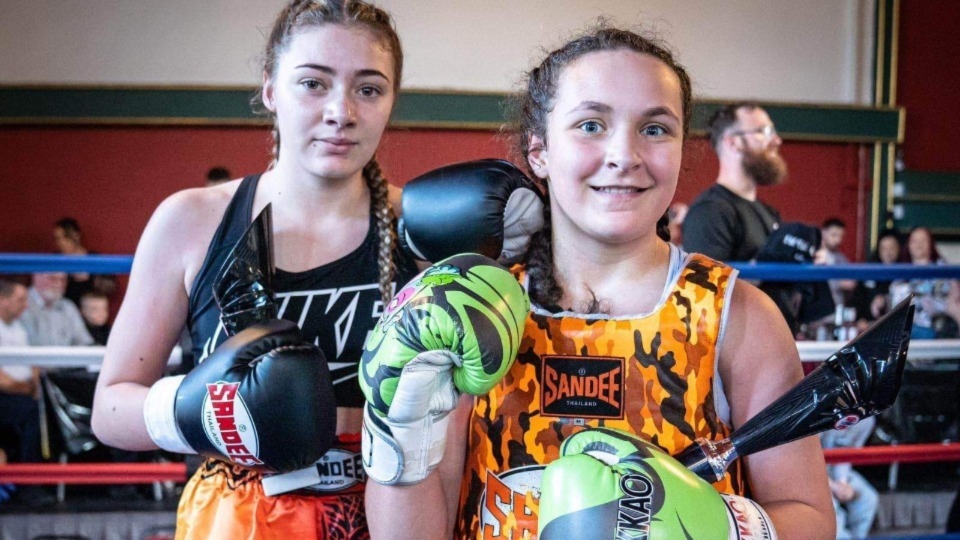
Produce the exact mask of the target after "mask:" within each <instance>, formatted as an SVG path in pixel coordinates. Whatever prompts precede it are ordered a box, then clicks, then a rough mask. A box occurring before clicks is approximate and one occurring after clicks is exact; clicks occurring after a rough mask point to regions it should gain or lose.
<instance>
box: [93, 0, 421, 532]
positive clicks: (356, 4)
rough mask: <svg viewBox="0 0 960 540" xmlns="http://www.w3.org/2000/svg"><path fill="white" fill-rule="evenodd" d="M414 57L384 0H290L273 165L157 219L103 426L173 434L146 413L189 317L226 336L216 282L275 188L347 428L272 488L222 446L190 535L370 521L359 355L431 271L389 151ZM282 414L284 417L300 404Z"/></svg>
mask: <svg viewBox="0 0 960 540" xmlns="http://www.w3.org/2000/svg"><path fill="white" fill-rule="evenodd" d="M402 69H403V53H402V51H401V47H400V41H399V38H398V36H397V34H396V32H395V30H394V28H393V24H392V22H391V19H390V17H389V15H387V13H385V12H384V11H382V10H380V9H378V8H376V7H374V6H372V5H370V4H368V3H366V2H363V1H355V0H295V1H293V2H291V3H289V4H288V5H287V6H286V7H285V8H284V9H283V10H282V11H281V12H280V14H279V15H278V17H277V19H276V22H275V23H274V26H273V30H272V31H271V33H270V35H269V36H268V41H267V44H266V49H265V51H264V65H263V86H262V89H261V92H260V93H259V94H258V96H257V98H256V99H255V100H254V101H255V105H259V106H262V108H263V109H264V110H265V111H266V112H267V113H268V114H269V115H270V116H271V117H272V118H273V120H274V127H273V138H274V141H275V145H274V161H273V163H272V164H271V166H270V167H269V168H268V170H267V171H266V172H264V173H262V174H257V175H253V176H249V177H246V178H243V179H238V180H235V181H232V182H227V183H225V184H221V185H218V186H215V187H210V188H201V189H191V190H186V191H183V192H179V193H176V194H174V195H172V196H171V197H170V198H168V199H167V200H166V201H164V202H163V203H162V204H161V205H160V207H159V208H158V209H157V210H156V212H155V214H154V216H153V217H152V219H151V220H150V223H149V224H148V226H147V228H146V230H145V232H144V234H143V238H142V239H141V241H140V245H139V247H138V248H137V253H136V256H135V259H134V267H133V270H132V272H131V276H130V285H129V289H128V291H127V295H126V299H125V301H124V304H123V307H122V308H121V310H120V313H119V315H118V318H117V321H116V324H115V325H114V332H113V335H112V336H111V339H110V343H109V344H108V347H107V354H106V357H105V359H104V365H103V371H102V374H101V376H100V381H99V388H98V391H97V396H96V403H95V409H94V429H95V431H96V433H97V435H98V436H99V437H100V438H101V439H102V440H103V441H104V442H106V443H107V444H110V445H113V446H117V447H122V448H127V449H131V450H149V449H154V448H156V447H157V446H158V445H161V443H160V442H159V441H158V440H157V438H156V437H155V436H154V431H152V430H151V427H150V425H149V423H150V421H149V419H148V420H147V424H148V425H145V421H144V414H145V410H144V409H145V407H144V402H145V400H146V399H147V398H148V397H149V395H152V392H153V389H152V388H153V387H154V386H156V384H155V383H156V382H157V381H158V379H159V378H160V377H161V375H162V373H163V371H164V368H165V366H166V360H167V358H168V356H169V353H170V350H171V348H172V347H173V345H174V344H175V343H176V342H177V339H178V337H179V335H180V330H181V329H182V328H183V327H184V326H186V327H187V328H188V329H189V331H190V333H191V336H192V338H193V339H192V341H193V344H194V345H193V347H194V350H193V352H194V354H195V357H196V358H197V359H198V361H199V362H202V361H203V360H204V359H205V358H208V357H210V358H213V356H211V355H216V354H217V353H216V352H215V351H216V350H217V347H218V346H219V345H220V344H221V343H222V342H223V341H224V340H225V339H226V336H225V335H224V325H223V323H222V321H221V318H220V311H219V308H218V307H217V304H216V302H214V299H213V293H212V289H213V284H214V283H213V282H214V280H215V277H216V274H217V273H218V271H219V270H220V268H221V266H222V265H223V261H224V259H225V258H226V257H227V256H228V253H230V251H231V249H232V248H233V246H234V245H235V244H236V243H237V241H238V240H239V239H240V237H241V236H242V235H243V233H244V231H245V230H246V228H247V227H248V226H249V225H250V223H251V220H252V219H253V217H254V216H257V215H258V214H259V213H260V212H261V210H262V209H264V207H266V205H267V204H270V205H271V206H272V215H273V245H274V251H275V263H276V268H277V270H276V275H275V276H274V279H273V286H274V289H275V290H274V293H275V295H274V296H275V300H276V303H277V304H278V311H279V316H280V317H281V318H283V319H287V320H290V321H293V322H295V323H297V325H299V327H300V332H301V333H302V335H303V338H304V339H305V340H306V341H307V342H308V343H311V344H316V345H317V346H319V348H320V350H321V351H322V352H323V353H324V356H325V357H326V359H327V362H328V367H329V373H330V379H331V380H332V385H333V394H334V397H335V401H336V421H335V424H336V434H337V439H336V442H335V443H334V445H333V447H332V449H331V450H330V451H329V452H327V453H326V455H325V456H324V457H323V459H322V460H321V461H320V462H318V465H317V466H312V465H311V466H310V467H308V468H305V469H303V470H304V471H308V472H309V474H308V475H307V476H308V478H307V481H306V482H304V481H302V479H301V480H298V481H297V482H292V483H291V482H283V483H281V484H278V485H275V486H274V487H273V488H271V489H268V490H267V491H270V492H271V493H270V494H269V495H268V494H267V492H265V488H264V484H262V475H261V473H259V472H255V471H254V470H252V469H249V468H245V467H242V466H239V465H236V464H234V463H230V462H227V461H224V460H217V459H208V460H207V461H206V462H204V463H203V465H202V466H201V467H200V468H199V470H198V471H197V473H196V474H195V475H194V476H193V477H192V478H191V479H190V481H189V482H188V483H187V485H186V488H185V490H184V493H183V496H182V498H181V501H180V505H179V509H178V517H177V537H178V538H254V537H270V538H281V537H286V538H308V537H316V538H367V537H369V533H368V532H367V525H366V518H365V516H364V511H363V510H364V504H363V491H364V481H365V477H364V475H363V471H362V467H361V466H360V463H359V444H360V443H359V433H360V428H361V418H362V414H361V408H360V406H361V404H362V401H363V397H362V395H361V393H360V390H359V385H358V383H357V362H358V360H359V357H360V351H361V349H362V347H363V341H364V339H365V337H366V335H367V333H368V332H369V331H370V330H371V329H372V328H373V326H374V324H375V323H376V315H377V314H379V312H380V311H382V306H383V305H386V303H388V302H389V300H390V297H391V295H392V291H393V290H394V287H395V284H401V285H402V284H403V283H405V282H407V281H408V280H409V279H410V278H411V277H413V275H414V274H415V273H416V266H415V264H414V263H413V262H412V260H410V259H407V258H405V257H403V256H402V255H401V254H400V252H399V250H398V249H396V246H397V241H396V225H395V223H394V221H395V216H394V213H393V210H392V208H393V206H395V205H397V204H398V201H399V190H398V189H395V188H392V187H390V186H389V185H388V184H387V181H386V179H385V178H384V177H383V175H382V173H381V170H380V166H379V165H378V164H377V161H376V158H375V156H374V154H375V152H376V150H377V147H378V145H379V143H380V139H381V136H382V135H383V132H384V130H385V128H386V126H387V122H388V119H389V117H390V113H391V111H392V109H393V106H394V103H395V102H396V99H397V95H398V92H399V88H400V77H401V72H402ZM200 367H202V364H201V366H200ZM187 377H189V374H188V375H187ZM169 378H170V377H167V378H166V379H169ZM164 380H165V379H164ZM157 384H158V383H157ZM264 384H265V385H269V381H264ZM177 395H178V396H179V394H177ZM294 397H295V396H294ZM147 408H149V407H147ZM254 412H256V411H252V412H251V414H253V413H254ZM146 414H147V416H150V414H151V412H150V411H146ZM277 416H280V417H277V418H274V419H273V420H272V421H273V422H285V421H296V420H297V418H296V417H297V416H299V415H297V414H292V415H277ZM291 417H292V420H291ZM181 427H182V426H181ZM265 442H271V443H274V444H276V442H275V441H260V444H261V448H262V446H263V445H264V443H265ZM284 443H286V441H279V444H284ZM188 446H189V445H188ZM161 447H163V448H167V447H166V446H163V445H161ZM167 449H169V448H167ZM298 472H299V471H298ZM310 475H314V476H313V477H310ZM281 476H282V475H281Z"/></svg>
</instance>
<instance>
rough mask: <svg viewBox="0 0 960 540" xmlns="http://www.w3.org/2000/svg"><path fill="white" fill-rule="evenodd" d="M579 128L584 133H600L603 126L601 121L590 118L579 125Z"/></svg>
mask: <svg viewBox="0 0 960 540" xmlns="http://www.w3.org/2000/svg"><path fill="white" fill-rule="evenodd" d="M577 128H579V129H580V131H582V132H584V133H591V134H594V133H600V132H602V131H603V126H601V125H600V122H596V121H594V120H588V121H586V122H584V123H582V124H580V125H579V126H577Z"/></svg>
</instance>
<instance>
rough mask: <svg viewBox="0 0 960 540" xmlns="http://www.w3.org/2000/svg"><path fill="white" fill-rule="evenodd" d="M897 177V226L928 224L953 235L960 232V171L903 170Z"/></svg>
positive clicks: (900, 227)
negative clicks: (959, 207)
mask: <svg viewBox="0 0 960 540" xmlns="http://www.w3.org/2000/svg"><path fill="white" fill-rule="evenodd" d="M896 179H897V184H896V186H897V196H896V197H895V199H894V200H895V212H894V215H895V216H896V218H897V219H896V225H897V228H899V229H904V230H907V229H910V228H912V227H927V228H929V229H930V230H932V231H939V232H940V233H943V234H948V235H951V236H953V235H955V232H956V231H960V212H957V205H958V203H960V172H926V171H900V172H898V173H897V174H896Z"/></svg>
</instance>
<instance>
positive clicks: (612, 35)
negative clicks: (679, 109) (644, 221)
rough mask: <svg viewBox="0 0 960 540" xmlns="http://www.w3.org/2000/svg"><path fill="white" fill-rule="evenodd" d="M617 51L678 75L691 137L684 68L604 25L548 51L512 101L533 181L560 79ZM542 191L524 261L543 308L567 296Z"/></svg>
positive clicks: (518, 149) (519, 149)
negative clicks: (540, 216) (534, 151)
mask: <svg viewBox="0 0 960 540" xmlns="http://www.w3.org/2000/svg"><path fill="white" fill-rule="evenodd" d="M615 50H629V51H634V52H638V53H642V54H649V55H652V56H654V57H655V58H657V59H659V60H660V61H662V62H663V63H664V64H666V65H667V66H668V67H669V68H670V69H672V70H673V72H674V73H676V75H677V78H678V79H679V80H680V93H681V96H680V98H681V102H682V104H683V118H682V120H683V137H684V139H686V138H687V136H688V134H689V130H690V115H691V112H692V110H691V109H692V102H693V90H692V85H691V83H690V76H689V75H687V71H686V69H684V67H683V66H681V65H680V63H679V62H677V60H676V59H675V58H674V56H673V53H672V52H670V50H669V48H668V47H667V45H666V44H664V43H662V42H660V41H659V40H656V39H654V38H652V37H648V36H644V35H641V34H638V33H635V32H632V31H629V30H623V29H619V28H614V27H611V26H609V25H608V24H607V23H606V21H603V20H601V21H600V22H599V23H598V24H597V25H596V27H595V28H594V29H592V30H591V31H589V32H587V33H585V34H583V35H580V36H578V37H576V38H574V39H572V40H570V41H568V42H567V43H566V44H564V45H563V46H562V47H560V48H559V49H556V50H554V51H552V52H550V53H549V54H548V55H547V57H546V58H544V60H543V62H541V63H540V65H538V66H537V67H535V68H533V69H532V70H530V72H529V73H528V74H527V81H526V88H525V90H524V91H522V92H521V93H519V94H518V95H516V96H514V98H513V103H512V108H511V110H512V114H513V115H515V117H516V118H515V120H514V124H513V127H512V132H513V133H512V142H513V144H512V146H513V151H514V153H515V154H516V155H517V158H518V161H520V162H522V163H523V164H524V166H525V167H526V168H527V172H528V174H529V175H530V176H531V177H535V176H534V174H533V170H532V169H531V168H530V164H529V162H528V161H527V156H528V155H529V153H530V151H531V148H530V140H531V137H534V136H536V137H538V138H539V139H540V140H542V141H546V132H547V116H548V115H549V113H550V111H551V110H552V109H553V105H554V100H555V99H556V94H557V86H558V83H559V80H560V74H561V73H562V72H563V70H564V69H565V68H566V67H567V66H568V65H569V64H570V63H571V62H573V61H574V60H577V59H578V58H580V57H582V56H584V55H587V54H589V53H593V52H600V51H615ZM544 192H545V193H546V194H547V199H548V200H547V204H546V207H545V210H544V212H545V215H544V223H545V226H544V228H543V229H541V230H540V231H539V232H538V233H537V234H535V235H534V236H533V238H532V239H531V241H530V248H529V249H528V251H527V256H526V261H525V262H526V268H527V274H528V276H529V277H530V296H531V299H532V300H533V301H534V302H536V303H538V304H540V305H542V306H556V305H557V303H558V302H559V301H560V299H561V298H562V297H563V289H562V288H561V287H560V284H559V283H558V282H557V279H556V277H555V275H554V268H553V246H552V241H551V239H552V227H551V223H550V204H549V190H546V189H544ZM668 224H669V218H668V217H667V214H666V213H664V215H663V216H662V217H661V218H660V219H659V220H658V221H657V235H658V236H659V237H660V238H662V239H664V240H665V241H669V240H670V231H669V229H668Z"/></svg>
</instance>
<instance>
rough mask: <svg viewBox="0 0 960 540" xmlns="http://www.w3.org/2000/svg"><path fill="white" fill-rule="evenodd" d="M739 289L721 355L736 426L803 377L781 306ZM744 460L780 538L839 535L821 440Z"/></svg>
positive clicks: (749, 288)
mask: <svg viewBox="0 0 960 540" xmlns="http://www.w3.org/2000/svg"><path fill="white" fill-rule="evenodd" d="M736 284H737V285H736V288H735V289H734V292H733V295H732V297H733V298H732V301H731V305H730V307H729V309H730V313H729V317H728V323H727V324H728V326H727V328H726V330H725V337H724V342H723V343H722V344H721V350H720V374H721V377H722V379H723V384H724V390H725V392H726V395H727V398H728V400H729V402H730V409H731V420H732V422H733V425H734V427H736V426H740V425H743V424H744V423H745V422H746V421H747V420H748V419H749V418H750V417H752V416H753V415H755V414H757V413H758V412H760V410H762V409H763V408H764V407H766V406H767V405H768V404H769V403H770V402H772V401H773V400H774V399H776V398H778V397H780V396H781V395H782V394H784V393H785V392H786V391H787V390H789V389H790V388H792V387H793V386H794V385H795V384H797V383H798V382H799V381H800V379H801V378H802V377H803V371H802V369H801V366H800V356H799V353H798V352H797V346H796V343H795V342H794V340H793V337H792V336H791V335H790V330H789V329H788V328H787V325H786V323H785V322H784V320H783V316H782V315H781V314H780V312H779V311H778V310H777V308H776V306H775V305H774V303H773V302H772V301H771V300H770V299H769V298H768V297H767V296H766V295H765V294H764V293H763V292H761V291H760V290H759V289H757V288H756V287H754V286H752V285H750V284H749V283H746V282H744V281H742V280H738V281H737V282H736ZM745 459H746V465H747V473H748V478H749V481H750V487H751V489H752V497H753V498H754V500H756V501H757V502H758V503H759V504H760V505H761V506H763V508H764V509H765V510H766V511H767V513H768V514H770V518H771V519H772V520H773V522H774V526H775V527H776V529H777V533H778V535H779V537H780V538H782V539H790V538H802V539H805V540H810V539H815V538H823V539H832V538H834V534H835V532H834V529H835V527H836V521H835V518H834V514H833V504H832V502H831V499H830V489H829V484H828V482H827V473H826V466H825V464H824V460H823V451H822V449H821V448H820V441H819V439H818V438H817V437H806V438H803V439H800V440H798V441H794V442H792V443H788V444H785V445H782V446H778V447H776V448H772V449H770V450H765V451H763V452H759V453H757V454H754V455H751V456H749V457H747V458H745Z"/></svg>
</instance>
